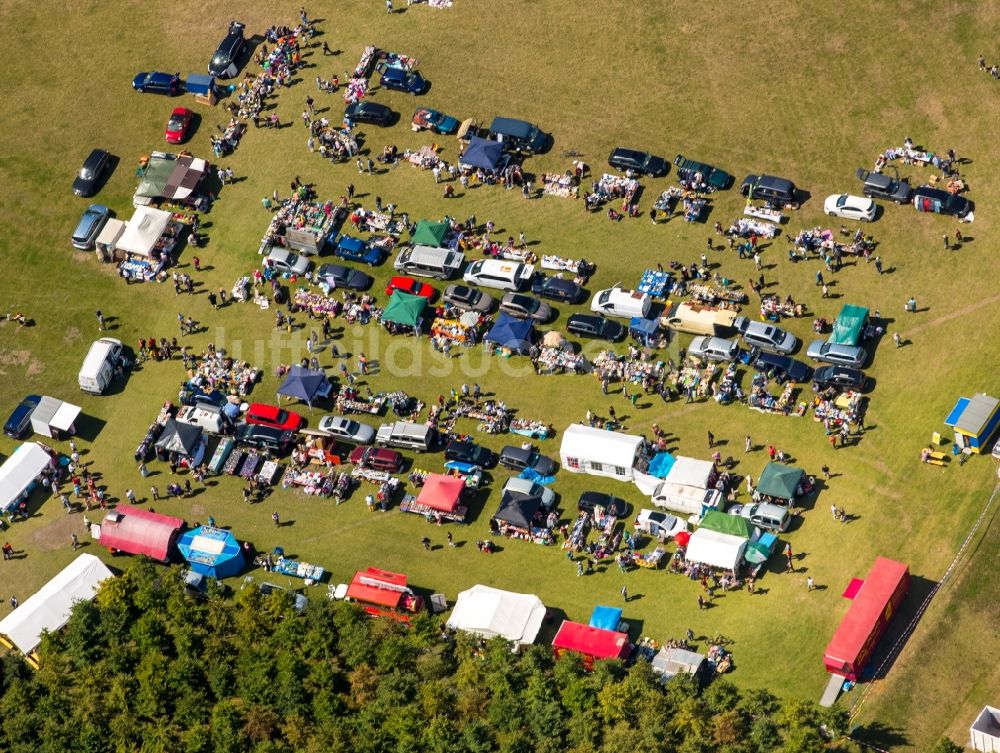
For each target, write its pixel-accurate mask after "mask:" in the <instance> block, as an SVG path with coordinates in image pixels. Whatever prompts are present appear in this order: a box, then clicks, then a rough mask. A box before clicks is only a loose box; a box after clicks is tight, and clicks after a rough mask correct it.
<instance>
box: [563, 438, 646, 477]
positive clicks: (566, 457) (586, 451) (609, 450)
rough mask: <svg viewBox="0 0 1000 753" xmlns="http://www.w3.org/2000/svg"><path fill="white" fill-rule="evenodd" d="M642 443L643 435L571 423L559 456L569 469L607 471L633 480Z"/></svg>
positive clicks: (594, 471) (586, 471)
mask: <svg viewBox="0 0 1000 753" xmlns="http://www.w3.org/2000/svg"><path fill="white" fill-rule="evenodd" d="M641 444H642V437H637V436H633V435H631V434H621V433H619V432H617V431H606V430H605V429H595V428H593V427H592V426H584V425H583V424H570V426H568V427H567V428H566V431H564V432H563V435H562V445H561V446H560V448H559V456H560V459H561V461H562V466H563V468H565V469H566V470H567V471H571V472H573V473H595V474H603V475H606V476H614V477H616V478H620V479H621V480H622V481H629V480H631V479H632V475H633V470H632V467H633V466H634V465H635V460H636V455H637V454H638V452H639V447H640V445H641Z"/></svg>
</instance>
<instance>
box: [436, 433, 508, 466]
mask: <svg viewBox="0 0 1000 753" xmlns="http://www.w3.org/2000/svg"><path fill="white" fill-rule="evenodd" d="M444 457H445V460H455V461H458V462H459V463H468V464H469V465H478V466H479V467H480V468H492V467H493V466H494V465H496V462H497V456H496V453H495V452H493V451H492V450H489V449H487V448H485V447H482V446H480V445H478V444H476V443H475V442H463V441H460V440H458V439H453V440H452V441H451V442H449V443H448V446H447V447H445V449H444Z"/></svg>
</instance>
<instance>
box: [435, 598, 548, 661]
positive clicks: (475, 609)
mask: <svg viewBox="0 0 1000 753" xmlns="http://www.w3.org/2000/svg"><path fill="white" fill-rule="evenodd" d="M545 612H546V610H545V605H544V604H543V603H542V601H541V599H539V598H538V597H537V596H534V595H533V594H519V593H513V592H511V591H501V590H500V589H498V588H491V587H490V586H482V585H476V586H473V587H472V588H470V589H468V590H467V591H462V592H461V593H460V594H459V595H458V599H457V600H456V601H455V607H454V608H453V609H452V612H451V616H450V617H449V618H448V627H449V628H451V629H452V630H463V631H465V632H467V633H473V634H474V635H478V636H481V637H482V638H485V639H487V640H489V639H491V638H496V637H497V636H500V637H502V638H505V639H506V640H508V641H511V642H513V643H516V644H517V645H519V646H529V645H531V644H532V643H534V642H535V638H536V637H537V636H538V631H539V630H541V627H542V622H543V621H544V620H545Z"/></svg>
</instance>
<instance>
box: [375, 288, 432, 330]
mask: <svg viewBox="0 0 1000 753" xmlns="http://www.w3.org/2000/svg"><path fill="white" fill-rule="evenodd" d="M426 306H427V299H426V298H422V297H421V296H419V295H410V294H409V293H404V292H403V291H402V290H397V291H396V292H394V293H393V294H392V298H390V299H389V304H388V305H387V306H386V307H385V311H384V312H382V321H383V322H393V323H394V324H402V325H403V326H405V327H413V328H414V329H416V327H417V324H419V323H420V315H421V314H423V313H424V308H425V307H426Z"/></svg>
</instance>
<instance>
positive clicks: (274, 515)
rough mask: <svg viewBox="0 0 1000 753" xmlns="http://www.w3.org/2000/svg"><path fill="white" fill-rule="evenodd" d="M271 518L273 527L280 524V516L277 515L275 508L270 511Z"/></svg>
mask: <svg viewBox="0 0 1000 753" xmlns="http://www.w3.org/2000/svg"><path fill="white" fill-rule="evenodd" d="M271 520H272V521H274V527H275V528H279V527H280V526H281V517H280V516H279V515H278V511H277V510H275V511H274V512H272V513H271Z"/></svg>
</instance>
